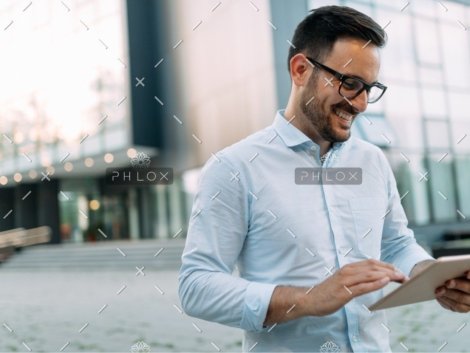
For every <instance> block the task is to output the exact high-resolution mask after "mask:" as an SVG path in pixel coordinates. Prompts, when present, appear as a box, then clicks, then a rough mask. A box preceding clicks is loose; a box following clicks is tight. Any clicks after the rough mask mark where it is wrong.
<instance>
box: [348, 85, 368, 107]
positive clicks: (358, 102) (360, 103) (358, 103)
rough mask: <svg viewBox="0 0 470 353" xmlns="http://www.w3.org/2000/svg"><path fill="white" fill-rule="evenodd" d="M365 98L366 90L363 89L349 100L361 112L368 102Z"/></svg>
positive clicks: (366, 97)
mask: <svg viewBox="0 0 470 353" xmlns="http://www.w3.org/2000/svg"><path fill="white" fill-rule="evenodd" d="M367 99H368V96H367V91H366V90H364V91H362V92H361V93H360V94H359V95H358V96H357V97H355V98H354V99H352V100H351V104H352V105H353V107H354V108H355V109H356V110H357V111H358V112H359V113H362V112H364V111H365V110H366V109H367V105H368V104H369V103H367Z"/></svg>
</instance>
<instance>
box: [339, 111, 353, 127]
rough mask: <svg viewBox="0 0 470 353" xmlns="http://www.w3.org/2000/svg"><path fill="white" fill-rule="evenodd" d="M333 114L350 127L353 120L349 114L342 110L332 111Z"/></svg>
mask: <svg viewBox="0 0 470 353" xmlns="http://www.w3.org/2000/svg"><path fill="white" fill-rule="evenodd" d="M334 113H335V115H336V116H337V117H339V118H340V119H342V120H344V121H346V122H348V123H349V125H351V123H352V121H353V119H354V115H352V114H350V113H347V112H345V111H344V110H341V109H334Z"/></svg>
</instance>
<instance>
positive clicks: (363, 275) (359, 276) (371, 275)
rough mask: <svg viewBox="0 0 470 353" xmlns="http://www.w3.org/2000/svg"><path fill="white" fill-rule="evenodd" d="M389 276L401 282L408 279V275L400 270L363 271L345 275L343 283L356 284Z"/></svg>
mask: <svg viewBox="0 0 470 353" xmlns="http://www.w3.org/2000/svg"><path fill="white" fill-rule="evenodd" d="M385 277H387V278H389V279H390V280H391V281H397V282H401V281H404V280H406V276H405V275H404V274H402V273H400V272H395V271H390V270H383V271H371V270H368V271H361V272H357V273H354V274H351V275H344V278H343V283H344V284H345V285H347V286H354V285H357V284H360V283H366V282H374V281H377V280H379V279H381V278H385Z"/></svg>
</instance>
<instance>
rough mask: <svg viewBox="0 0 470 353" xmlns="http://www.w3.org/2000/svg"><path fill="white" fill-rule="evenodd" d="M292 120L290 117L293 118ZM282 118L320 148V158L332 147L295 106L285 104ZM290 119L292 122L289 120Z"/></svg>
mask: <svg viewBox="0 0 470 353" xmlns="http://www.w3.org/2000/svg"><path fill="white" fill-rule="evenodd" d="M294 116H295V118H294V119H292V117H294ZM284 117H285V118H286V120H288V121H290V122H291V124H292V125H294V126H295V127H296V128H297V129H299V130H300V131H302V132H303V133H304V134H305V135H306V136H308V137H309V138H310V139H311V140H312V141H313V142H315V143H316V144H317V145H318V146H320V156H323V155H324V154H325V153H326V152H328V151H329V149H330V148H331V146H332V143H331V142H330V141H327V140H325V139H324V138H323V137H322V136H321V135H320V134H319V133H318V131H317V130H316V129H315V127H314V126H313V125H312V123H310V122H309V121H308V119H307V118H306V117H305V115H304V114H303V113H302V112H301V111H300V109H295V106H294V105H293V104H291V102H290V101H289V103H288V104H287V107H286V110H285V112H284ZM291 119H292V120H291Z"/></svg>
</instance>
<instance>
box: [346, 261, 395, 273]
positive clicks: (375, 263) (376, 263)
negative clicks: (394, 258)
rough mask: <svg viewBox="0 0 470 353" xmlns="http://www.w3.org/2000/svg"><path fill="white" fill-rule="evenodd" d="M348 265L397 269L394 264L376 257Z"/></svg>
mask: <svg viewBox="0 0 470 353" xmlns="http://www.w3.org/2000/svg"><path fill="white" fill-rule="evenodd" d="M347 266H351V267H358V268H359V267H360V268H367V269H374V270H383V269H388V270H392V271H394V270H395V266H393V265H392V264H389V263H386V262H382V261H379V260H376V259H367V260H362V261H358V262H354V263H352V264H349V265H347Z"/></svg>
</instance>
